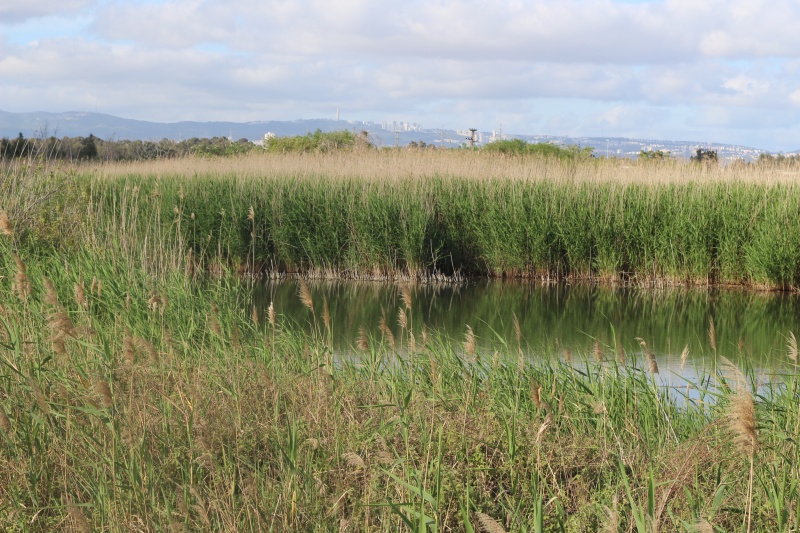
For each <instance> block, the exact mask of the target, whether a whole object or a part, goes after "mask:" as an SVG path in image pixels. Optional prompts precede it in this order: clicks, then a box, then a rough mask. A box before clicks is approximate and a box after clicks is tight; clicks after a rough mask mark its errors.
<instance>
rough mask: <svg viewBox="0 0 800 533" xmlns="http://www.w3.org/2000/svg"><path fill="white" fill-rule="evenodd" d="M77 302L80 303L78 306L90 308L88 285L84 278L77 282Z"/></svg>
mask: <svg viewBox="0 0 800 533" xmlns="http://www.w3.org/2000/svg"><path fill="white" fill-rule="evenodd" d="M75 303H76V304H78V307H83V308H84V309H89V302H87V301H86V287H85V285H84V283H83V280H80V281H79V282H78V283H76V284H75Z"/></svg>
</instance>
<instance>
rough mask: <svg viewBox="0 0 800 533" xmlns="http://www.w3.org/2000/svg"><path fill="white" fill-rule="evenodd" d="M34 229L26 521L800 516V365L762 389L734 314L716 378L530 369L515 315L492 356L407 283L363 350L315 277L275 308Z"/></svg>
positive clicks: (19, 463) (626, 355)
mask: <svg viewBox="0 0 800 533" xmlns="http://www.w3.org/2000/svg"><path fill="white" fill-rule="evenodd" d="M256 212H258V211H256ZM12 223H13V221H12ZM10 233H11V235H9V234H3V235H0V272H2V275H0V363H2V364H0V523H3V524H4V526H5V527H6V529H7V530H10V531H53V530H65V531H269V530H272V531H298V530H300V531H331V530H339V531H401V530H413V531H469V532H474V531H490V532H500V531H587V530H589V531H591V530H606V531H616V530H623V531H638V532H645V531H648V532H649V531H697V530H700V531H711V530H718V531H796V530H797V529H798V527H800V513H798V510H799V508H798V506H800V495H799V494H798V480H800V475H798V474H799V472H798V468H800V466H799V465H800V461H798V444H797V443H798V442H800V422H799V421H800V407H799V406H798V402H797V401H796V398H797V395H798V393H800V383H799V382H798V379H797V376H798V374H797V371H796V366H794V365H795V364H796V363H794V362H793V361H792V360H791V359H790V358H787V365H786V366H785V370H784V371H781V372H779V375H776V376H774V377H773V379H771V380H770V381H768V382H758V380H757V379H756V375H755V372H754V370H753V369H752V368H750V367H749V366H748V364H747V361H739V360H735V359H733V360H732V361H728V360H727V359H725V357H724V356H725V354H724V353H722V352H720V353H719V354H717V353H716V348H717V346H716V339H715V334H714V333H711V331H712V330H711V328H710V327H709V332H710V333H709V345H710V346H712V345H713V346H714V350H713V353H714V357H715V359H714V362H715V364H714V367H713V369H711V370H708V371H707V373H705V374H703V375H701V376H700V378H699V379H698V380H696V381H687V382H686V389H685V390H684V388H683V387H681V388H680V389H678V390H675V389H666V388H664V387H662V386H660V385H659V381H658V380H657V379H656V377H657V376H656V375H654V374H652V373H650V370H654V369H651V366H652V365H650V363H649V358H648V353H649V348H648V345H647V339H641V340H636V339H633V338H631V339H619V340H618V341H617V340H615V342H614V344H613V345H609V346H606V345H600V344H596V345H595V346H594V347H593V348H591V349H588V350H587V351H586V353H573V354H570V355H569V356H566V355H565V356H561V357H560V355H561V354H542V357H541V358H537V359H536V360H527V359H526V358H524V357H522V355H521V354H522V346H523V345H524V343H525V342H526V339H525V335H526V331H525V330H524V328H523V327H521V326H519V322H518V321H515V324H516V326H515V334H514V335H513V336H512V337H511V338H510V339H504V338H501V337H498V338H497V339H495V346H496V349H495V350H494V351H493V352H486V351H483V350H482V349H481V348H480V346H481V343H480V342H476V332H477V331H478V330H477V329H476V330H475V331H473V329H472V328H470V327H467V328H465V330H464V332H465V333H464V336H463V337H461V338H455V339H453V338H448V337H446V336H445V335H443V334H440V333H437V332H435V331H430V330H429V329H428V328H427V327H426V326H425V324H423V323H419V321H416V320H414V315H413V313H412V312H411V311H412V310H413V309H414V306H415V305H417V302H416V300H415V298H414V295H413V292H412V291H410V290H404V291H401V298H400V302H399V304H398V306H397V308H395V309H386V310H385V313H383V315H382V316H376V317H373V319H372V320H371V321H369V322H368V323H365V324H363V328H362V333H361V335H359V337H358V338H357V339H352V341H351V342H352V343H353V346H354V349H356V350H360V355H359V356H358V357H353V356H348V357H342V356H341V355H340V354H336V353H333V351H332V349H331V346H332V345H333V344H334V338H335V336H336V335H337V331H336V330H335V329H334V328H333V327H332V326H331V324H332V323H333V321H332V320H331V317H330V313H331V310H330V308H329V306H328V303H327V301H317V300H315V299H314V295H313V293H312V292H311V291H309V290H308V288H307V287H306V289H305V290H303V289H302V287H301V289H300V291H299V294H298V299H300V300H301V302H302V305H303V306H304V307H305V309H306V311H307V312H306V313H305V317H304V318H300V319H290V318H289V317H287V316H285V315H284V314H283V313H282V310H281V309H275V308H273V307H272V306H271V307H270V308H269V311H268V312H267V313H266V314H265V316H261V315H260V314H259V313H258V312H257V311H256V312H253V310H252V309H251V305H250V299H251V297H252V289H251V288H250V287H249V286H248V285H247V284H246V283H244V282H242V281H241V279H240V278H238V277H236V276H234V275H232V274H223V275H221V276H218V277H216V278H211V279H204V280H202V281H201V280H193V279H192V278H191V277H187V275H186V273H185V272H182V271H172V272H170V273H165V274H163V275H162V276H160V277H154V276H152V272H151V271H150V270H149V269H147V268H145V266H143V265H142V264H141V263H140V262H138V261H129V260H128V259H126V256H125V254H122V253H119V251H118V250H116V251H112V250H106V251H105V252H102V251H101V250H94V251H93V250H90V249H88V247H87V249H85V250H84V251H83V252H80V253H72V254H70V255H68V256H65V255H63V254H59V253H57V252H56V251H47V250H37V251H35V252H33V251H30V250H26V249H24V248H19V247H18V246H17V245H16V244H15V241H14V239H15V236H14V235H13V231H11V232H10ZM387 321H393V322H395V321H396V322H397V323H398V324H400V325H401V333H400V334H399V335H392V336H391V337H390V336H389V335H388V334H387V333H386V332H387V329H388V328H387V327H386V323H387ZM478 340H480V339H478ZM788 344H789V346H788V348H787V350H788V355H790V356H791V355H793V356H794V357H795V358H796V343H795V344H794V345H792V344H791V342H789V343H788ZM792 347H794V348H793V349H794V352H792ZM719 348H720V349H721V348H722V347H719ZM548 355H549V356H548ZM687 393H688V396H687Z"/></svg>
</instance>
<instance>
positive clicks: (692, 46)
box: [0, 0, 800, 151]
mask: <svg viewBox="0 0 800 533" xmlns="http://www.w3.org/2000/svg"><path fill="white" fill-rule="evenodd" d="M799 26H800V4H795V3H793V2H789V1H786V0H777V1H773V2H770V3H767V2H763V1H755V0H749V1H747V2H745V1H743V0H731V1H725V2H723V1H721V0H711V1H706V2H689V1H688V0H665V1H631V0H628V1H621V0H617V1H614V0H561V1H553V0H539V1H536V0H534V1H527V2H526V1H505V2H501V1H493V0H484V1H460V2H456V1H452V0H434V1H424V2H423V1H409V2H405V3H395V2H384V1H373V2H367V1H365V0H346V1H336V2H321V1H318V0H294V1H289V0H240V1H238V2H235V3H228V2H222V1H221V0H147V1H119V0H58V1H55V0H28V1H26V2H24V3H23V2H16V3H13V4H12V3H10V2H1V1H0V109H2V110H4V111H12V112H32V111H48V112H64V111H97V112H101V113H107V114H111V115H117V116H122V117H126V118H133V119H139V120H150V121H157V122H176V121H182V120H197V121H217V120H219V121H241V122H246V121H266V120H295V119H307V118H334V117H335V115H336V109H337V108H338V109H339V110H340V113H341V118H342V119H345V120H365V121H375V122H381V121H384V120H388V121H392V120H397V121H408V122H416V123H420V124H422V125H424V126H425V127H429V128H438V127H441V126H444V127H446V128H453V129H456V128H460V129H463V128H467V127H477V128H479V129H480V130H482V131H490V130H492V129H498V128H500V127H502V129H503V131H505V132H508V133H516V134H527V135H535V134H541V135H568V136H593V137H600V136H607V137H634V138H649V139H670V140H696V141H704V142H720V143H730V144H739V145H746V146H753V147H758V148H765V149H768V150H771V151H790V150H796V149H798V148H800V130H798V128H797V126H798V124H800V31H798V29H800V28H799Z"/></svg>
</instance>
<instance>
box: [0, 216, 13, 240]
mask: <svg viewBox="0 0 800 533" xmlns="http://www.w3.org/2000/svg"><path fill="white" fill-rule="evenodd" d="M0 235H5V236H6V237H13V236H14V228H13V226H12V225H11V220H10V219H9V218H8V215H7V214H6V212H5V211H4V210H2V209H0Z"/></svg>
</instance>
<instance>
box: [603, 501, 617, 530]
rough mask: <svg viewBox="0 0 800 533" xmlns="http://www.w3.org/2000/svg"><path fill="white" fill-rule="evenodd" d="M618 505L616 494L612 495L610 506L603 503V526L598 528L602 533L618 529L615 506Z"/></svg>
mask: <svg viewBox="0 0 800 533" xmlns="http://www.w3.org/2000/svg"><path fill="white" fill-rule="evenodd" d="M618 505H619V500H618V499H617V495H616V494H615V495H614V499H613V500H612V503H611V507H609V506H607V505H604V506H603V510H604V511H605V517H604V520H603V527H602V528H601V529H600V531H601V532H602V533H617V532H618V531H619V526H620V523H619V511H618V510H617V506H618Z"/></svg>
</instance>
